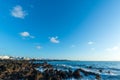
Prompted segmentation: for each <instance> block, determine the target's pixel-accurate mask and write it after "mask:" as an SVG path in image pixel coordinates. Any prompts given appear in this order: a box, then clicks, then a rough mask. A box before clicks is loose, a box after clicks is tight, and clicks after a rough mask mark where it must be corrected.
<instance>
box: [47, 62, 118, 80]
mask: <svg viewBox="0 0 120 80" xmlns="http://www.w3.org/2000/svg"><path fill="white" fill-rule="evenodd" d="M48 63H49V64H52V65H53V66H54V68H57V69H60V70H68V68H71V69H72V70H73V71H74V70H75V69H79V68H83V69H85V70H87V71H92V72H95V73H99V74H100V75H101V78H102V80H120V62H119V61H49V62H48ZM89 67H91V68H89ZM99 70H102V72H101V73H100V72H99ZM108 72H109V73H108ZM83 80H84V79H83ZM88 80H89V79H88Z"/></svg>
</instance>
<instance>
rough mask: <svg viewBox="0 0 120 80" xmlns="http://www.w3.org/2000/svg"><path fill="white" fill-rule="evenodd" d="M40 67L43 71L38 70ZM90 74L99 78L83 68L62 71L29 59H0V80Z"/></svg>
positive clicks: (61, 78) (58, 79) (60, 78)
mask: <svg viewBox="0 0 120 80" xmlns="http://www.w3.org/2000/svg"><path fill="white" fill-rule="evenodd" d="M40 67H42V68H43V70H44V71H40V70H39V68H40ZM81 72H82V73H84V75H85V76H88V75H92V76H95V79H96V80H100V79H101V78H100V75H99V74H96V73H93V72H87V71H85V70H83V69H76V70H75V71H72V70H71V69H68V71H62V70H57V69H54V68H53V66H52V65H50V64H47V62H43V63H34V61H29V60H0V80H66V79H67V80H71V79H75V80H79V79H82V78H83V76H82V75H81Z"/></svg>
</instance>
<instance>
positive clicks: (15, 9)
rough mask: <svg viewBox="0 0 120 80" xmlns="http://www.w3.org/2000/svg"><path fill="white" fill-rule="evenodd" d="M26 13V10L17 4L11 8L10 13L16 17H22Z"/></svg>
mask: <svg viewBox="0 0 120 80" xmlns="http://www.w3.org/2000/svg"><path fill="white" fill-rule="evenodd" d="M27 14H28V13H26V11H24V10H23V8H22V7H21V6H19V5H17V6H15V7H13V9H12V10H11V15H12V16H13V17H16V18H21V19H24V18H25V16H26V15H27Z"/></svg>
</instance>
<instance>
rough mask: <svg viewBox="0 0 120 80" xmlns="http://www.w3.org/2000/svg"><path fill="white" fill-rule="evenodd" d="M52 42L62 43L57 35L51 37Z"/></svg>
mask: <svg viewBox="0 0 120 80" xmlns="http://www.w3.org/2000/svg"><path fill="white" fill-rule="evenodd" d="M50 42H52V43H60V41H59V40H58V37H57V36H56V37H50Z"/></svg>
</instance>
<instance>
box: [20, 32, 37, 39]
mask: <svg viewBox="0 0 120 80" xmlns="http://www.w3.org/2000/svg"><path fill="white" fill-rule="evenodd" d="M20 35H21V36H22V37H24V38H26V37H29V38H35V37H34V36H32V35H30V33H29V32H21V33H20Z"/></svg>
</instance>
